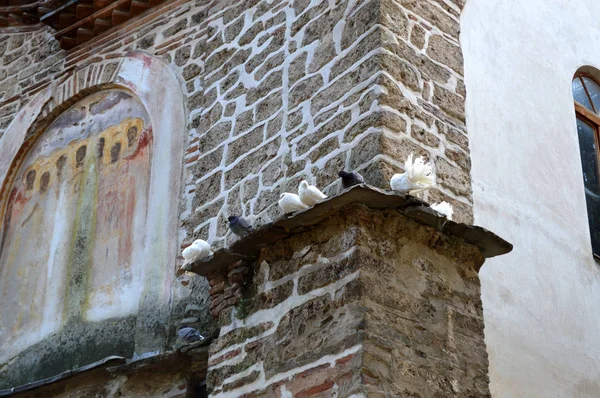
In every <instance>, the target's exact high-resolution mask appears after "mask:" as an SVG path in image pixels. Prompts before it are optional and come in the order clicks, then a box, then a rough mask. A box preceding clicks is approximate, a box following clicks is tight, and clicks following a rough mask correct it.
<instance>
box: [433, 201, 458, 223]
mask: <svg viewBox="0 0 600 398" xmlns="http://www.w3.org/2000/svg"><path fill="white" fill-rule="evenodd" d="M430 207H431V208H432V209H433V210H435V211H437V212H438V213H440V214H443V215H444V216H446V218H447V219H448V220H452V216H453V215H454V209H453V208H452V205H451V204H450V203H448V202H442V203H434V204H432V205H431V206H430Z"/></svg>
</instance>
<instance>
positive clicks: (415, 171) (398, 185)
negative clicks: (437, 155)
mask: <svg viewBox="0 0 600 398" xmlns="http://www.w3.org/2000/svg"><path fill="white" fill-rule="evenodd" d="M404 170H406V171H405V172H404V173H402V174H394V175H393V176H392V179H391V180H390V186H391V187H392V189H393V190H394V191H397V192H401V193H410V194H417V193H420V192H424V191H427V190H428V189H429V188H431V187H432V186H433V184H435V174H433V168H432V167H431V164H429V163H425V160H423V158H422V157H421V156H419V157H418V158H416V159H415V161H414V162H413V154H412V153H411V154H410V155H408V158H407V159H406V162H405V163H404Z"/></svg>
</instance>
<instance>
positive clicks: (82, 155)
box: [75, 145, 87, 167]
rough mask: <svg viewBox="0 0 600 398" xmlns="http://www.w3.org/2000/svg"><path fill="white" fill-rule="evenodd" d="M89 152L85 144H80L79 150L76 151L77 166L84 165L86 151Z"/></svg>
mask: <svg viewBox="0 0 600 398" xmlns="http://www.w3.org/2000/svg"><path fill="white" fill-rule="evenodd" d="M86 152H87V148H86V146H85V145H83V146H80V147H79V149H78V150H77V152H75V167H81V166H82V165H83V161H84V160H85V153H86Z"/></svg>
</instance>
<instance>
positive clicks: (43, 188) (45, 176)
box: [40, 172, 50, 192]
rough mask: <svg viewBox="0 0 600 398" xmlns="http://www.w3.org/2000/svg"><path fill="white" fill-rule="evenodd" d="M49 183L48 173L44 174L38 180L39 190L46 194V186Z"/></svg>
mask: <svg viewBox="0 0 600 398" xmlns="http://www.w3.org/2000/svg"><path fill="white" fill-rule="evenodd" d="M49 183H50V173H49V172H45V173H44V174H42V178H40V190H41V191H42V192H46V191H47V190H48V184H49Z"/></svg>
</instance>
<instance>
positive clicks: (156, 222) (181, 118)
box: [0, 53, 185, 386]
mask: <svg viewBox="0 0 600 398" xmlns="http://www.w3.org/2000/svg"><path fill="white" fill-rule="evenodd" d="M118 61H119V64H118V65H119V67H118V68H116V69H113V70H112V71H109V72H110V73H101V72H102V71H103V65H96V66H92V67H91V68H90V69H89V70H86V69H84V70H83V72H82V73H81V75H83V76H84V77H85V76H87V79H86V78H83V79H81V75H80V74H75V75H73V76H72V77H71V78H68V79H66V80H64V81H63V82H59V83H58V84H53V85H52V86H50V87H48V89H47V90H45V91H43V92H41V93H40V94H38V96H37V97H36V98H34V99H33V100H32V101H31V102H30V104H29V105H27V106H26V107H25V108H24V109H23V110H22V111H21V114H20V115H19V116H18V117H17V118H16V119H15V120H14V121H13V122H12V123H11V125H10V126H9V127H8V129H7V131H6V133H5V134H4V135H3V136H2V138H1V140H0V153H2V154H3V155H5V156H6V157H3V162H2V165H3V166H2V167H3V168H2V169H0V172H2V174H1V176H2V178H3V180H2V181H1V182H2V184H3V193H4V195H6V193H7V192H8V190H9V187H10V186H11V184H12V182H11V181H12V179H13V177H14V176H15V175H17V176H18V175H19V174H17V173H15V172H14V171H8V170H6V168H5V165H6V164H9V165H11V164H12V165H13V170H14V169H15V168H17V167H19V166H20V164H21V162H22V159H23V158H25V159H26V156H25V154H26V153H28V152H27V151H29V150H30V147H31V146H32V145H31V139H30V140H29V141H27V139H29V138H30V137H29V135H31V134H30V133H31V132H30V131H29V130H30V126H32V125H35V123H40V124H41V125H43V123H42V121H43V119H44V118H45V117H46V118H51V117H54V116H56V115H55V114H56V113H60V112H62V111H63V110H64V106H65V104H72V103H74V102H76V101H77V100H78V99H79V98H82V97H85V95H86V94H88V93H90V92H95V91H98V90H101V89H103V88H115V87H118V88H122V89H126V90H127V91H129V92H130V93H131V94H132V95H133V96H135V97H136V98H137V100H139V102H140V103H141V106H142V107H143V109H145V111H147V116H144V117H149V119H150V123H147V125H148V126H150V125H151V126H152V134H153V135H152V137H153V138H152V140H151V145H152V149H151V152H152V162H151V164H150V168H149V171H148V176H149V182H148V188H147V194H146V196H147V199H146V198H141V200H140V202H145V201H146V200H147V208H148V209H149V211H143V213H144V214H143V216H144V218H145V219H144V220H143V222H142V223H143V224H144V228H141V229H140V228H137V227H134V230H135V231H136V232H135V233H134V234H133V239H134V241H135V242H136V243H134V246H136V247H137V246H139V248H137V249H135V250H133V251H132V258H131V262H132V264H135V266H134V268H135V269H138V270H139V275H137V276H135V277H136V278H139V280H140V284H139V286H137V287H135V288H134V290H135V294H133V295H131V294H129V293H128V292H127V289H124V290H122V291H119V292H115V294H116V296H117V297H118V300H121V304H120V305H118V308H114V309H113V310H110V306H108V307H107V306H105V305H99V307H94V305H93V302H94V301H98V300H100V301H102V300H101V298H100V297H96V298H94V297H93V296H92V305H91V307H90V309H89V310H88V311H87V313H81V316H84V317H85V318H87V321H89V322H87V321H86V322H83V323H81V322H80V321H69V320H68V319H63V320H62V321H60V317H58V320H57V319H49V320H48V322H49V323H47V324H46V325H47V326H46V327H43V328H41V329H39V330H37V333H32V334H31V335H29V336H28V337H27V336H25V337H23V336H20V335H19V338H24V339H25V341H23V342H22V343H21V344H14V345H13V344H12V342H13V340H12V339H2V340H0V341H1V342H2V344H3V347H2V350H1V352H2V357H1V358H0V362H5V361H6V360H7V359H8V358H12V359H11V362H10V366H8V368H9V369H12V370H10V374H11V375H12V376H15V379H11V380H5V382H7V383H8V384H7V385H12V386H14V385H15V384H14V383H17V382H22V381H24V380H30V379H31V378H32V377H34V378H35V377H36V376H38V375H37V374H36V373H35V369H37V367H34V369H33V370H31V369H27V367H28V366H30V365H31V363H30V360H29V359H27V358H29V357H30V356H31V355H36V353H35V352H33V354H32V352H31V350H35V349H38V350H39V351H38V352H37V355H38V356H42V357H43V356H44V355H47V354H49V353H53V352H55V350H56V347H55V345H56V341H62V342H63V347H62V349H61V354H63V358H64V360H61V359H59V360H58V361H56V362H57V363H56V366H49V365H48V366H47V367H45V368H44V369H41V370H40V372H43V373H48V372H50V373H52V372H54V373H58V372H60V371H62V370H65V369H68V368H70V367H73V366H81V365H83V364H85V363H87V362H85V361H90V360H96V359H99V358H95V357H94V356H97V355H106V353H105V352H103V349H96V350H95V351H94V350H92V351H93V352H94V353H93V354H91V356H89V355H87V354H86V353H85V347H86V345H85V344H88V345H89V344H92V345H94V344H95V343H94V340H96V339H100V341H103V339H104V338H106V342H107V344H108V346H107V347H110V344H111V343H110V338H108V336H105V337H102V336H104V335H105V334H106V333H105V332H108V330H113V329H114V328H105V329H103V328H102V326H101V324H99V323H94V322H95V321H105V320H107V318H110V319H108V321H109V322H112V323H111V324H119V323H120V322H122V321H124V318H123V317H129V316H132V315H133V316H134V318H135V316H136V315H137V322H136V321H135V319H134V322H136V326H135V327H133V328H132V327H131V325H130V326H128V327H125V328H117V329H119V336H121V339H122V340H121V341H122V342H123V343H124V344H126V345H127V344H130V346H129V348H127V349H125V351H123V350H121V349H117V348H116V347H113V351H114V350H118V351H119V353H120V354H122V355H131V354H132V352H131V351H128V350H132V349H133V342H135V352H136V353H137V354H138V355H144V354H146V355H147V354H148V353H153V352H161V351H163V350H164V348H165V345H166V343H167V333H168V320H169V306H170V300H171V294H172V292H171V287H172V284H173V280H174V265H175V259H176V257H177V255H178V239H177V231H178V228H179V225H178V224H179V223H178V218H179V217H178V210H179V209H178V202H177V200H173V195H175V197H178V195H179V192H180V191H179V184H180V180H181V166H182V163H181V159H182V158H183V146H184V141H185V139H184V126H185V125H184V123H185V111H184V104H183V97H182V92H181V89H180V85H179V83H178V81H177V78H176V77H175V76H173V75H172V73H171V72H170V71H169V70H168V69H167V68H166V67H165V65H164V64H163V63H162V62H161V61H159V60H157V59H155V58H152V57H149V56H147V55H143V54H140V53H131V54H129V56H128V57H124V58H122V59H120V60H118ZM88 72H91V73H88ZM90 77H91V78H90ZM53 112H54V113H53ZM100 119H102V118H100ZM57 120H58V119H57ZM127 120H129V119H127ZM128 123H135V121H130V122H128ZM46 124H47V123H46ZM109 128H110V127H109ZM100 130H102V129H100ZM28 134H29V135H28ZM32 136H33V137H36V136H37V135H36V134H33V135H32ZM34 142H35V141H34ZM39 142H41V143H42V144H41V145H43V141H39ZM71 143H72V141H71ZM125 143H126V140H125V141H124V144H125ZM33 146H34V147H35V144H34V145H33ZM107 150H108V148H107ZM19 152H21V153H19ZM109 155H110V154H109ZM107 156H108V155H107ZM107 159H108V161H112V158H107ZM5 160H6V161H5ZM105 160H106V159H105ZM27 166H28V164H27V160H25V166H24V167H27ZM43 167H45V166H43ZM88 174H89V175H90V176H91V175H92V174H90V173H88ZM38 181H39V179H38ZM86 181H87V182H86V183H84V184H82V185H81V186H80V188H79V189H82V190H83V191H84V192H83V193H82V195H83V196H85V195H86V193H85V190H86V189H87V188H86V186H90V183H92V182H93V181H94V179H90V178H87V179H86ZM120 182H121V183H123V181H120ZM37 184H39V182H38V183H37ZM4 197H6V196H4ZM79 202H80V204H81V205H84V204H85V205H86V206H89V205H90V204H92V202H93V201H89V200H84V201H79ZM74 207H75V208H73V209H72V211H73V212H79V213H82V214H88V215H90V216H91V215H92V214H93V213H92V212H90V211H83V210H81V209H80V206H79V205H74ZM59 213H60V212H57V213H56V214H59ZM98 214H99V215H102V210H100V211H99V212H98ZM94 217H96V216H94ZM55 218H56V217H55ZM49 223H51V221H49ZM90 223H91V224H93V222H92V221H91V220H87V219H86V220H83V221H81V222H80V223H79V224H80V225H89V224H90ZM138 227H139V225H138ZM54 228H60V224H58V225H56V224H55V225H54ZM136 228H137V229H136ZM67 229H68V228H67ZM76 230H77V228H76ZM3 233H4V234H6V233H7V231H3ZM54 233H57V231H55V230H52V231H49V233H47V234H46V235H45V240H46V241H48V242H49V244H50V245H52V244H54V242H53V240H52V235H53V234H54ZM73 233H75V236H77V235H78V234H79V232H73ZM15 236H17V237H18V235H15ZM19 238H20V239H23V238H26V237H19ZM71 252H72V253H74V252H76V250H75V251H71ZM7 264H8V265H4V266H3V271H4V270H5V269H7V268H6V267H9V266H10V261H9V262H7ZM72 266H73V264H71V263H70V262H69V267H72ZM19 268H20V269H19V270H18V272H20V273H22V272H26V271H31V269H28V266H27V265H23V266H21V267H19ZM29 268H30V267H29ZM104 272H106V273H107V274H108V275H110V274H111V272H110V271H107V270H104ZM47 275H48V274H47V272H41V273H37V274H35V275H34V276H35V277H37V279H36V283H37V284H38V286H40V288H42V289H44V287H43V286H44V283H43V281H44V280H46V279H47ZM98 276H100V274H99V273H97V272H93V268H92V272H91V273H90V275H89V278H88V283H89V284H91V287H92V291H93V288H94V286H96V285H98V283H100V285H98V287H100V286H101V285H102V282H101V281H100V280H99V279H98ZM58 279H59V281H53V282H52V283H49V284H48V285H56V286H57V288H58V289H59V290H60V289H61V282H60V279H61V278H58ZM62 279H63V280H65V281H66V282H67V284H68V285H71V282H70V281H72V280H73V279H72V278H62ZM100 279H103V278H102V276H100ZM11 283H12V284H14V285H18V284H19V283H20V282H19V281H18V278H16V280H15V278H12V281H11ZM29 293H34V292H29ZM48 295H49V296H53V294H50V293H49V292H46V293H45V294H42V295H41V297H40V296H39V295H37V294H36V300H38V301H39V300H42V301H44V299H43V298H44V297H45V296H46V298H47V297H48ZM69 297H71V296H69ZM75 300H76V301H75V302H79V301H80V300H81V297H79V298H77V299H75ZM87 300H88V301H89V298H88V299H87ZM118 300H117V301H118ZM123 301H124V302H123ZM48 302H49V303H51V302H52V301H51V300H50V301H48ZM69 303H71V300H70V299H68V300H65V303H64V305H65V306H66V308H67V313H72V311H71V310H70V309H69V308H71V307H72V308H71V309H73V308H75V307H77V305H74V306H73V305H70V304H69ZM38 304H40V303H38ZM55 304H56V303H55ZM71 304H73V303H71ZM40 305H42V306H43V304H40ZM100 307H101V308H100ZM94 309H96V310H94ZM5 310H6V308H5V307H3V311H5ZM115 311H116V312H115ZM42 312H45V311H42ZM46 312H47V311H46ZM7 314H8V312H7ZM46 315H54V314H53V313H52V312H51V311H50V312H49V313H48V314H46ZM81 316H79V317H75V318H76V319H81ZM65 322H66V323H65ZM125 324H126V323H122V325H123V326H124V325H125ZM90 330H91V331H92V332H90ZM94 330H96V332H93V331H94ZM19 332H20V330H19V329H18V328H17V329H14V330H13V331H12V332H11V333H15V334H17V335H18V334H19ZM4 333H6V332H4ZM50 333H54V334H52V338H48V339H46V340H45V341H42V340H43V339H44V338H47V337H48V336H49V334H50ZM94 333H96V334H97V335H95V334H94ZM98 333H99V334H98ZM108 334H110V333H108ZM126 336H129V337H126ZM134 337H135V338H134ZM57 339H58V340H57ZM128 342H130V343H128ZM35 344H37V348H36V345H35ZM64 345H66V346H64ZM27 347H30V349H29V350H28V351H27V352H25V351H23V350H24V349H25V348H27ZM78 349H80V350H83V351H84V353H83V354H82V355H78V356H72V357H69V356H70V355H72V353H73V352H76V351H77V350H78ZM108 351H110V349H108ZM17 352H22V358H21V359H22V362H19V357H13V356H14V355H15V354H16V353H17ZM110 353H111V352H109V354H110ZM112 353H114V352H112ZM79 361H84V363H80V362H79ZM28 364H29V365H28ZM20 365H21V366H25V367H24V368H21V366H20ZM15 369H16V370H19V369H22V370H21V372H20V373H19V372H15ZM26 369H27V370H26ZM0 370H2V372H3V373H4V372H6V371H7V368H4V369H0Z"/></svg>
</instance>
